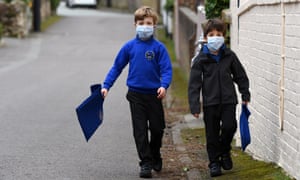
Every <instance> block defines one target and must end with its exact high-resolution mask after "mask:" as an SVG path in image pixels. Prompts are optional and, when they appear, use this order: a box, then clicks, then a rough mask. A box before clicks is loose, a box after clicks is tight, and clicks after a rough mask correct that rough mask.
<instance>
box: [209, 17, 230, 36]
mask: <svg viewBox="0 0 300 180" xmlns="http://www.w3.org/2000/svg"><path fill="white" fill-rule="evenodd" d="M213 30H217V31H220V32H222V33H223V36H225V35H226V25H225V23H224V22H223V21H222V20H221V19H219V18H214V19H209V20H208V21H207V22H206V24H205V25H204V28H203V35H204V37H207V34H208V33H209V32H211V31H213Z"/></svg>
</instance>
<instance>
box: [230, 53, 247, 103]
mask: <svg viewBox="0 0 300 180" xmlns="http://www.w3.org/2000/svg"><path fill="white" fill-rule="evenodd" d="M233 56H234V58H233V59H234V60H233V63H232V74H233V81H234V82H235V83H236V84H237V85H238V89H239V92H240V93H241V95H242V100H243V101H248V102H249V101H250V91H249V79H248V76H247V74H246V71H245V69H244V67H243V65H242V64H241V62H240V60H239V59H238V57H237V56H236V55H235V54H234V53H233Z"/></svg>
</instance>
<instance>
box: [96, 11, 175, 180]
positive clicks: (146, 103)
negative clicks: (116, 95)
mask: <svg viewBox="0 0 300 180" xmlns="http://www.w3.org/2000/svg"><path fill="white" fill-rule="evenodd" d="M157 21H158V16H157V14H156V13H155V12H154V11H153V10H152V8H150V7H147V6H144V7H141V8H139V9H137V10H136V11H135V13H134V24H135V27H136V37H135V38H134V39H132V40H130V41H128V42H127V43H125V44H124V45H123V47H122V48H121V49H120V51H119V53H118V55H117V56H116V58H115V62H114V64H113V66H112V68H111V69H110V71H109V72H108V74H107V76H106V78H105V81H104V82H103V88H102V90H101V93H102V94H103V97H106V96H107V94H108V91H109V89H110V88H111V87H112V86H113V84H114V82H115V80H116V79H117V78H118V77H119V75H120V74H121V72H122V70H123V69H124V67H125V66H126V65H127V64H129V73H128V77H127V86H128V93H127V95H126V97H127V100H128V101H129V104H130V111H131V118H132V126H133V135H134V140H135V143H136V148H137V152H138V156H139V158H140V163H139V164H140V167H141V171H140V177H142V178H151V177H152V173H151V171H152V169H153V170H155V171H158V172H159V171H161V169H162V158H161V154H160V148H161V145H162V137H163V133H164V128H165V119H164V109H163V105H162V99H163V98H164V97H165V96H166V90H167V88H168V87H169V85H170V83H171V80H172V64H171V61H170V57H169V55H168V52H167V50H166V48H165V46H164V45H163V44H162V43H161V42H159V41H158V40H156V39H155V38H154V37H153V32H154V29H155V26H156V24H157ZM148 130H150V138H148ZM149 139H150V140H149Z"/></svg>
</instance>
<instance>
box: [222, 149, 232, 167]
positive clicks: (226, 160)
mask: <svg viewBox="0 0 300 180" xmlns="http://www.w3.org/2000/svg"><path fill="white" fill-rule="evenodd" d="M221 166H222V168H223V169H224V170H230V169H232V166H233V165H232V159H231V156H230V153H226V154H223V155H222V156H221Z"/></svg>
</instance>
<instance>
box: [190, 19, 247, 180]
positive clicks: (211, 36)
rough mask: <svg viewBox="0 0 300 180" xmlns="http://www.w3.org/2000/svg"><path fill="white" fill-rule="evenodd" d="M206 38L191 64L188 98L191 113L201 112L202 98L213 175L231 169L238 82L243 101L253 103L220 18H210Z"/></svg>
mask: <svg viewBox="0 0 300 180" xmlns="http://www.w3.org/2000/svg"><path fill="white" fill-rule="evenodd" d="M203 34H204V39H205V40H206V41H207V43H205V44H204V45H203V47H202V49H201V50H200V53H199V54H198V56H197V57H196V58H195V60H194V61H193V64H192V68H191V72H190V79H189V87H188V98H189V105H190V109H191V113H192V114H193V115H194V116H195V117H196V118H198V117H199V114H200V101H199V100H200V91H202V97H203V103H202V104H203V119H204V123H205V132H206V142H207V143H206V144H207V153H208V158H209V169H210V175H211V176H212V177H215V176H220V175H222V171H221V167H222V168H223V169H224V170H230V169H232V166H233V164H232V160H231V155H230V151H231V142H232V139H233V136H234V134H235V131H236V128H237V121H236V104H237V103H238V99H237V93H236V90H235V84H237V85H238V90H239V92H240V93H241V99H242V103H243V104H246V105H247V104H248V102H250V91H249V79H248V77H247V74H246V71H245V69H244V67H243V65H242V64H241V62H240V61H239V59H238V57H237V56H236V54H235V53H234V52H233V51H232V50H230V49H229V48H227V47H226V46H225V44H224V36H225V34H226V26H225V24H224V22H223V21H222V20H220V19H210V20H208V22H207V23H206V25H205V27H204V33H203Z"/></svg>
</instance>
